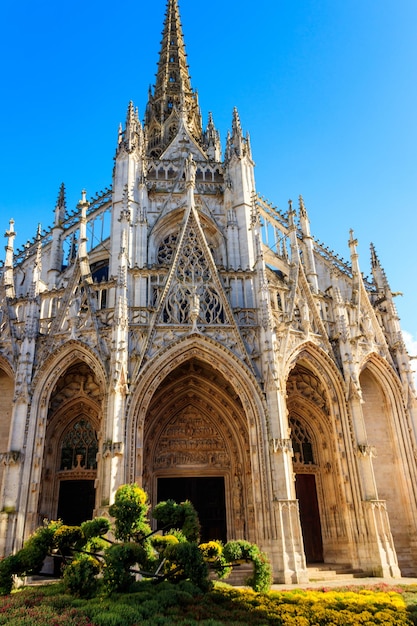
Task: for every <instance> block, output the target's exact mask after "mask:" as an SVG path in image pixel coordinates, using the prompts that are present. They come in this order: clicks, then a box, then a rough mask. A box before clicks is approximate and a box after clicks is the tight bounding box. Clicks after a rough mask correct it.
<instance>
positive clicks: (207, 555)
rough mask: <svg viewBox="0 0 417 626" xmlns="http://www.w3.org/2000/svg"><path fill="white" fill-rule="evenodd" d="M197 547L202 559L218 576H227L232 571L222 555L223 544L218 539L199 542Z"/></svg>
mask: <svg viewBox="0 0 417 626" xmlns="http://www.w3.org/2000/svg"><path fill="white" fill-rule="evenodd" d="M198 549H199V550H200V551H201V553H202V555H203V559H204V560H205V562H206V563H207V564H208V565H209V568H210V569H212V570H214V571H215V572H216V574H217V577H218V578H227V577H228V576H229V574H230V573H231V571H232V569H233V568H232V566H231V565H230V564H229V563H228V561H227V559H225V558H224V555H223V544H222V543H221V542H220V541H209V542H208V543H201V544H200V545H199V546H198Z"/></svg>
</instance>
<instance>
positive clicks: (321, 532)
mask: <svg viewBox="0 0 417 626" xmlns="http://www.w3.org/2000/svg"><path fill="white" fill-rule="evenodd" d="M318 369H319V368H318V367H317V364H316V362H315V360H314V358H312V357H311V355H309V354H308V353H307V351H306V353H304V354H303V355H300V359H299V361H298V362H297V363H296V364H295V366H294V367H293V369H292V370H291V372H290V374H289V376H288V380H287V409H288V420H289V427H290V436H291V441H292V448H293V471H294V475H295V488H296V496H297V499H298V501H299V510H300V524H301V529H302V533H303V539H304V550H305V556H306V561H307V562H308V563H317V562H324V563H332V564H337V563H339V564H349V563H351V562H352V560H353V558H354V557H353V555H352V554H351V542H350V541H349V535H348V523H347V517H348V511H347V507H346V501H345V500H344V498H343V493H344V489H345V482H346V478H345V477H343V480H342V476H341V473H340V459H339V458H338V456H337V450H338V449H339V448H340V442H341V439H340V436H339V439H337V438H336V433H335V418H334V417H333V416H332V408H331V401H330V398H331V397H333V398H334V397H335V396H336V394H335V391H334V387H333V386H332V383H331V381H330V377H329V376H327V377H326V376H325V373H324V368H323V367H322V366H321V367H320V374H321V375H319V373H318Z"/></svg>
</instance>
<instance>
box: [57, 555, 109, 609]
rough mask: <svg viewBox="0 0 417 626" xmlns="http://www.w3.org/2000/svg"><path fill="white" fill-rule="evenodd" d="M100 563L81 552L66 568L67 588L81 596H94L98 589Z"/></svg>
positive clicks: (65, 579) (75, 594) (65, 581)
mask: <svg viewBox="0 0 417 626" xmlns="http://www.w3.org/2000/svg"><path fill="white" fill-rule="evenodd" d="M99 572H100V563H99V562H98V560H97V559H95V558H93V557H92V556H89V555H87V554H81V555H79V556H78V557H77V558H76V559H74V560H73V561H72V563H70V564H69V565H67V567H66V568H65V570H64V586H65V590H66V591H68V592H69V593H71V594H72V595H73V596H78V597H79V598H92V597H93V596H94V595H95V594H96V592H97V589H98V585H99V582H98V580H97V575H98V574H99Z"/></svg>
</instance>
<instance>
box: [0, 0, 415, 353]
mask: <svg viewBox="0 0 417 626" xmlns="http://www.w3.org/2000/svg"><path fill="white" fill-rule="evenodd" d="M165 4H166V2H165V0H153V1H152V2H150V3H149V2H142V1H139V0H119V1H118V2H117V3H114V2H108V1H107V0H101V1H100V2H98V1H97V0H90V1H88V2H86V1H84V2H80V1H79V0H73V1H72V2H65V1H63V2H60V3H52V2H48V1H43V0H39V2H37V3H34V2H32V1H31V2H29V1H28V0H22V1H21V2H16V1H15V0H3V6H2V25H1V27H0V28H1V33H0V35H1V36H0V54H1V58H2V60H3V63H2V66H3V67H2V84H3V95H2V97H1V98H0V114H1V117H0V119H1V120H2V124H1V127H0V145H1V147H2V149H1V151H0V159H1V163H0V227H1V228H2V229H3V231H5V230H6V228H7V227H8V220H9V218H11V217H13V218H14V219H15V229H16V231H17V233H18V236H17V241H16V243H17V245H18V246H20V245H22V244H23V243H24V242H25V241H26V240H27V239H28V238H29V237H32V236H33V235H34V234H35V232H36V227H37V224H38V222H41V223H42V225H43V226H44V227H47V226H49V225H50V224H51V222H52V218H53V209H54V205H55V201H56V198H57V194H58V189H59V185H60V183H61V182H62V181H63V182H65V185H66V188H67V200H68V207H69V208H73V207H74V206H75V204H76V203H77V201H78V199H79V197H80V193H81V189H82V188H83V187H85V188H86V189H87V194H88V196H92V195H94V194H95V192H96V191H99V190H101V189H104V187H106V186H109V185H110V184H111V175H112V167H113V156H114V151H115V146H116V138H117V129H118V124H119V122H120V121H124V119H125V113H126V108H127V104H128V102H129V100H133V101H134V103H135V105H136V106H138V107H139V112H140V116H141V117H143V113H144V109H145V105H146V99H147V90H148V86H149V84H153V82H154V78H155V72H156V63H157V58H158V52H159V45H160V33H161V30H162V23H163V16H164V11H165ZM180 9H181V17H182V23H183V28H184V34H185V41H186V48H187V52H188V60H189V64H190V73H191V77H192V84H193V87H194V88H196V89H198V91H199V97H200V104H201V108H202V112H203V118H204V122H205V121H206V119H207V114H208V112H209V111H212V113H213V116H214V121H215V123H216V125H217V126H218V128H219V130H220V132H221V136H222V140H224V137H225V134H226V132H227V129H228V128H230V126H231V116H232V110H233V107H234V106H237V107H238V109H239V113H240V117H241V121H242V125H243V128H244V130H245V131H246V130H247V131H249V132H250V135H251V140H252V150H253V154H254V159H255V161H256V180H257V190H258V191H259V192H260V193H262V194H263V195H264V196H266V197H267V198H268V199H269V200H270V201H271V202H272V203H273V204H275V205H278V206H279V207H280V208H281V209H283V210H285V209H286V208H287V202H288V199H289V198H292V199H293V200H294V201H296V200H297V198H298V196H299V195H300V194H302V195H303V197H304V201H305V204H306V207H307V209H308V212H309V216H310V220H311V227H312V232H313V235H314V236H315V237H317V238H318V239H320V240H321V241H323V242H324V243H325V244H326V245H328V246H329V247H330V248H331V249H334V250H335V251H336V252H338V253H339V254H341V255H342V256H343V257H345V258H348V256H349V249H348V246H347V240H348V237H349V229H350V228H353V229H354V231H355V235H356V236H357V238H358V240H359V245H358V251H359V254H360V264H361V269H362V271H363V272H364V274H365V275H367V274H369V271H370V268H369V243H370V242H371V241H372V242H373V243H374V244H375V246H376V250H377V252H378V255H379V257H380V260H381V262H382V264H383V266H384V268H385V270H386V273H387V275H388V278H389V281H390V283H391V287H392V289H393V291H401V292H403V293H404V296H403V297H399V298H397V306H398V310H399V314H400V317H401V320H402V326H403V329H404V330H405V331H407V333H409V334H410V335H411V338H410V341H412V340H413V339H414V342H415V346H414V347H413V349H414V348H415V354H417V315H416V310H417V294H416V275H417V253H416V232H417V209H416V204H417V172H416V169H417V124H416V112H417V2H416V1H415V0H266V1H262V0H259V1H258V2H249V1H245V0H242V1H240V2H237V1H235V2H224V0H223V1H221V0H210V2H205V3H200V2H195V1H191V0H182V1H180ZM3 258H4V253H3Z"/></svg>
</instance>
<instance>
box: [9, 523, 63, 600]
mask: <svg viewBox="0 0 417 626" xmlns="http://www.w3.org/2000/svg"><path fill="white" fill-rule="evenodd" d="M60 526H61V522H50V523H49V524H47V525H46V526H42V527H40V528H38V529H37V530H36V531H35V532H34V533H33V535H32V536H31V537H29V539H28V540H27V541H26V542H25V543H24V545H23V548H22V549H21V550H19V552H17V553H16V554H11V555H10V556H8V557H6V558H5V559H3V560H2V561H0V594H2V595H5V594H8V593H10V591H11V590H12V588H13V576H22V575H28V574H36V573H37V572H38V571H39V570H40V569H41V568H42V565H43V562H44V560H45V558H46V556H47V555H48V554H49V553H50V552H51V550H52V547H53V542H54V535H55V532H56V531H57V529H58V528H60Z"/></svg>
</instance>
